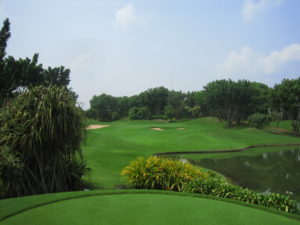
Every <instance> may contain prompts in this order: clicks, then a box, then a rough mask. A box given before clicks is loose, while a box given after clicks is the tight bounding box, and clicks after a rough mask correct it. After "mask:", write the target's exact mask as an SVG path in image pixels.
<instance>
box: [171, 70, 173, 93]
mask: <svg viewBox="0 0 300 225" xmlns="http://www.w3.org/2000/svg"><path fill="white" fill-rule="evenodd" d="M171 90H173V73H171Z"/></svg>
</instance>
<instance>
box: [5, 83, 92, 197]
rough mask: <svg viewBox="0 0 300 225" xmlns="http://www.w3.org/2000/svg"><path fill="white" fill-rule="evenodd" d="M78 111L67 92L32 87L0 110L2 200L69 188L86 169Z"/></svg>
mask: <svg viewBox="0 0 300 225" xmlns="http://www.w3.org/2000/svg"><path fill="white" fill-rule="evenodd" d="M82 119H83V118H82V111H81V109H80V108H78V107H77V106H76V105H75V102H74V97H73V96H72V95H71V94H70V91H69V90H68V89H67V88H59V87H54V86H52V87H47V88H46V87H42V86H39V87H34V88H32V89H30V90H27V91H25V92H24V93H22V94H20V95H18V96H17V97H16V98H15V99H14V100H12V101H11V102H10V103H8V104H7V105H5V106H4V107H2V108H1V110H0V150H1V152H0V153H1V156H0V185H1V186H0V189H1V190H0V191H1V192H2V193H5V196H6V197H14V196H21V195H30V194H39V193H49V192H59V191H69V190H74V188H76V187H75V185H76V184H78V183H79V182H80V177H81V176H82V175H83V174H84V173H85V172H87V171H88V169H87V167H86V165H85V162H84V161H83V158H82V153H81V148H80V144H81V141H82V139H83V135H84V123H83V120H82Z"/></svg>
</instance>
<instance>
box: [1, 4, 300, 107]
mask: <svg viewBox="0 0 300 225" xmlns="http://www.w3.org/2000/svg"><path fill="white" fill-rule="evenodd" d="M299 11H300V1H298V0H206V1H204V0H197V1H196V0H195V1H182V0H180V1H179V0H148V1H146V0H139V1H126V0H23V1H20V0H2V1H1V0H0V18H1V20H3V19H4V18H6V17H8V18H9V19H10V21H11V32H12V37H11V39H10V40H9V43H8V48H7V53H8V55H13V56H14V57H16V58H18V57H22V58H24V57H32V55H33V54H34V53H39V55H40V62H41V63H42V64H43V65H44V66H60V65H63V66H65V67H67V68H70V69H71V84H70V86H71V87H72V88H73V89H74V90H75V91H76V92H77V93H78V94H79V100H80V101H81V102H82V103H84V108H88V107H89V100H90V99H91V98H92V96H93V95H99V94H101V93H107V94H111V95H114V96H123V95H133V94H137V93H139V92H141V91H143V90H146V89H148V88H151V87H157V86H165V87H167V88H171V87H172V88H173V89H175V90H182V91H195V90H201V89H202V88H203V86H204V85H206V84H207V83H208V82H210V81H213V80H216V79H224V78H231V79H234V80H237V79H248V80H252V81H259V82H264V83H266V84H268V85H270V86H272V85H274V84H275V83H279V82H280V81H281V80H282V79H283V78H296V77H298V76H299V75H300V14H299ZM171 80H172V82H171Z"/></svg>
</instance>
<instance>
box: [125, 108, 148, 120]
mask: <svg viewBox="0 0 300 225" xmlns="http://www.w3.org/2000/svg"><path fill="white" fill-rule="evenodd" d="M128 116H129V119H132V120H147V119H150V111H149V109H148V108H147V107H132V108H131V109H130V110H129V113H128Z"/></svg>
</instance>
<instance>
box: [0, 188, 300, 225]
mask: <svg viewBox="0 0 300 225" xmlns="http://www.w3.org/2000/svg"><path fill="white" fill-rule="evenodd" d="M41 197H42V196H41ZM24 199H25V198H24ZM61 200H62V199H61ZM0 203H1V201H0ZM7 203H9V202H7V201H6V204H7ZM15 203H16V202H15ZM0 224H6V225H17V224H30V225H35V224H36V225H41V224H43V225H48V224H49V225H50V224H51V225H68V224H70V225H71V224H72V225H83V224H84V225H85V224H86V225H88V224H92V225H100V224H101V225H102V224H105V225H110V224H111V225H118V224H120V225H134V224H137V225H147V224H149V225H150V224H151V225H155V224H164V225H168V224H170V225H177V224H178V225H185V224H186V225H193V224H201V225H205V224H207V225H217V224H218V225H219V224H220V225H226V224H228V225H229V224H230V225H241V224H243V225H248V224H249V225H253V224H272V225H277V224H278V225H282V224H284V225H293V224H295V225H296V224H298V225H299V224H300V222H299V221H297V220H294V219H291V218H288V217H284V216H280V215H276V214H274V213H270V212H267V211H263V210H259V209H255V208H249V207H245V206H241V205H238V204H232V203H228V202H223V201H218V200H213V199H205V198H198V197H192V196H188V195H187V196H182V195H174V194H171V195H169V194H163V193H156V192H153V193H151V192H148V193H146V192H144V193H143V192H140V193H126V192H124V193H113V192H112V193H103V194H101V195H94V196H91V195H90V196H89V195H87V196H85V197H77V198H74V199H69V200H62V201H58V202H54V203H49V204H46V205H42V206H39V207H35V208H32V209H28V210H26V211H23V212H21V213H17V214H16V215H14V216H11V217H8V218H6V219H4V220H3V221H2V222H0Z"/></svg>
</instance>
